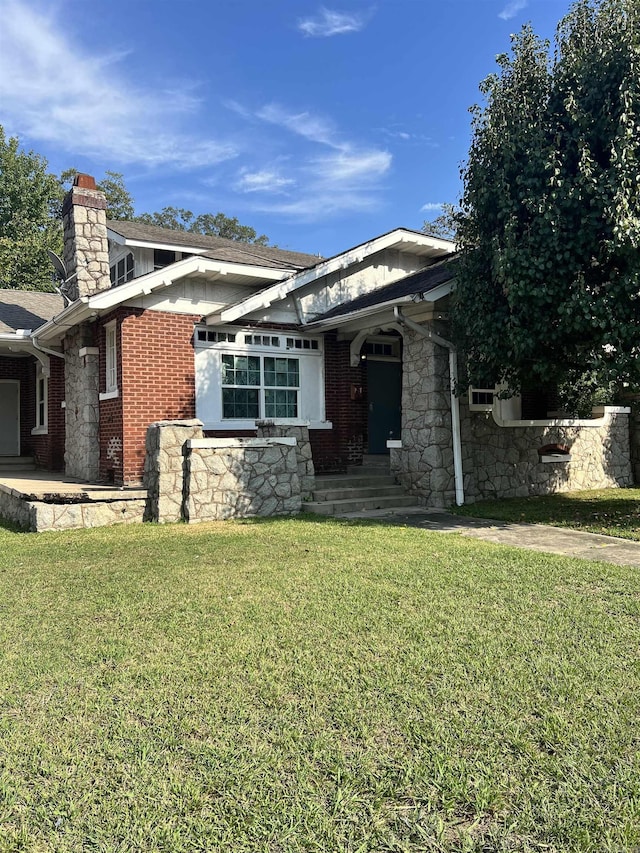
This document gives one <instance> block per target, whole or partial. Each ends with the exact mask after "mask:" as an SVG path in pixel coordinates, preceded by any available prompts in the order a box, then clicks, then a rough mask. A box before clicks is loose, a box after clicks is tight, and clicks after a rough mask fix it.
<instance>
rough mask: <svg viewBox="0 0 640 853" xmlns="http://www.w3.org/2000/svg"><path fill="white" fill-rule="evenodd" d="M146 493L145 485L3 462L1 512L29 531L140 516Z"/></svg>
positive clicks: (102, 523) (136, 519)
mask: <svg viewBox="0 0 640 853" xmlns="http://www.w3.org/2000/svg"><path fill="white" fill-rule="evenodd" d="M2 462H5V463H6V462H8V459H6V458H4V459H3V460H2ZM146 497H147V492H146V489H128V488H118V487H116V486H110V485H105V484H104V483H86V482H83V481H81V480H77V479H74V478H72V477H66V476H64V475H63V474H55V473H52V472H50V471H42V470H30V469H29V468H28V467H22V466H20V465H13V466H12V465H8V464H5V465H2V466H0V518H4V519H8V520H9V521H13V522H15V523H16V524H19V525H20V526H21V527H24V528H25V529H26V530H28V531H30V532H41V531H45V530H73V529H77V528H82V527H103V526H105V525H110V524H131V523H134V522H141V521H142V519H143V515H144V509H145V503H146Z"/></svg>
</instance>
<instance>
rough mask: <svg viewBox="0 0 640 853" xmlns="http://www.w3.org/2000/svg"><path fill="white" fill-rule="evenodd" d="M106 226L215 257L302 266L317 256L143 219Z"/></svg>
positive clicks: (134, 237)
mask: <svg viewBox="0 0 640 853" xmlns="http://www.w3.org/2000/svg"><path fill="white" fill-rule="evenodd" d="M107 227H108V228H109V229H110V230H111V231H114V232H115V233H116V234H119V235H120V236H121V237H124V238H125V240H140V241H142V242H145V243H164V244H166V245H170V246H184V247H185V248H187V249H190V248H192V249H199V250H200V252H199V254H202V255H203V256H204V257H206V258H210V259H211V260H214V261H228V262H229V263H239V264H251V265H252V266H260V267H279V268H280V267H282V268H285V269H296V270H301V269H307V267H313V266H315V265H316V264H317V263H318V261H319V260H320V259H319V258H318V257H316V256H315V255H307V254H304V253H303V252H290V251H289V250H288V249H277V248H275V247H273V246H259V245H256V244H255V243H241V242H239V241H238V240H227V239H226V238H224V237H210V236H208V235H205V234H195V233H193V232H192V231H172V230H171V229H170V228H160V227H159V226H158V225H147V224H146V223H145V222H126V221H120V220H118V221H112V220H109V221H108V222H107Z"/></svg>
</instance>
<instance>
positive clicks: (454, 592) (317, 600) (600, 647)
mask: <svg viewBox="0 0 640 853" xmlns="http://www.w3.org/2000/svg"><path fill="white" fill-rule="evenodd" d="M639 596H640V578H639V576H638V573H637V572H636V571H635V570H633V569H629V568H621V567H615V566H610V565H607V564H604V563H586V562H581V561H578V560H571V559H565V558H560V557H555V556H551V555H541V554H540V555H538V554H534V553H532V552H528V551H527V552H525V551H517V550H514V549H509V548H499V547H495V546H492V545H489V544H488V543H483V542H476V541H473V540H470V539H467V538H462V537H459V536H444V535H440V534H430V533H427V532H425V531H420V530H415V529H409V528H399V527H384V526H383V525H376V524H368V525H366V524H363V525H357V524H350V523H345V522H342V523H341V522H338V521H331V520H324V519H319V520H305V519H300V520H270V521H264V522H260V523H244V524H240V523H226V524H207V525H197V526H191V527H189V526H186V525H172V526H165V527H159V526H152V525H145V526H142V527H141V526H130V527H120V528H107V529H98V530H87V531H76V532H69V533H59V534H55V533H54V534H40V535H33V534H23V533H16V532H12V531H10V530H7V529H0V608H1V612H0V649H1V653H2V665H1V667H0V850H2V851H7V850H12V851H13V850H20V851H38V852H39V851H56V853H59V851H74V853H75V851H83V853H84V851H104V853H114V851H151V850H154V851H167V853H176V852H177V851H185V853H186V851H189V853H191V851H217V850H221V851H234V853H235V851H240V852H241V853H242V851H265V853H267V851H268V853H273V852H274V851H275V853H279V851H317V853H325V851H341V853H342V851H353V853H356V851H360V852H362V851H397V853H402V851H415V853H417V852H418V851H437V853H442V851H545V853H549V851H557V853H565V851H581V852H582V851H598V853H600V852H601V851H612V852H613V851H616V853H619V851H637V850H638V845H640V737H639V734H638V733H639V731H640V728H639V722H640V721H639V716H640V701H639V699H638V697H639V696H640V666H639V659H640V643H639V642H638V641H639V636H640V631H639V629H640V597H639Z"/></svg>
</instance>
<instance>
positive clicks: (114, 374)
mask: <svg viewBox="0 0 640 853" xmlns="http://www.w3.org/2000/svg"><path fill="white" fill-rule="evenodd" d="M104 331H105V367H106V370H105V391H107V392H110V391H117V390H118V329H117V326H116V321H115V320H114V321H113V322H112V323H108V324H107V325H106V326H105V327H104Z"/></svg>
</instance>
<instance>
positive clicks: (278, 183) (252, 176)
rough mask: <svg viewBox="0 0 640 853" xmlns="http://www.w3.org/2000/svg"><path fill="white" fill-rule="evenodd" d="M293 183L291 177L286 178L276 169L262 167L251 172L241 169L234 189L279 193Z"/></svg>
mask: <svg viewBox="0 0 640 853" xmlns="http://www.w3.org/2000/svg"><path fill="white" fill-rule="evenodd" d="M294 184H295V180H294V179H293V178H287V177H285V176H284V175H283V174H281V172H280V171H278V170H277V169H262V170H261V171H257V172H251V171H249V170H248V169H243V170H242V171H241V172H240V176H239V177H238V180H237V182H236V185H235V186H236V189H237V190H239V191H240V192H245V193H255V192H262V193H281V192H284V190H285V189H286V188H287V187H291V186H293V185H294Z"/></svg>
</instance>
